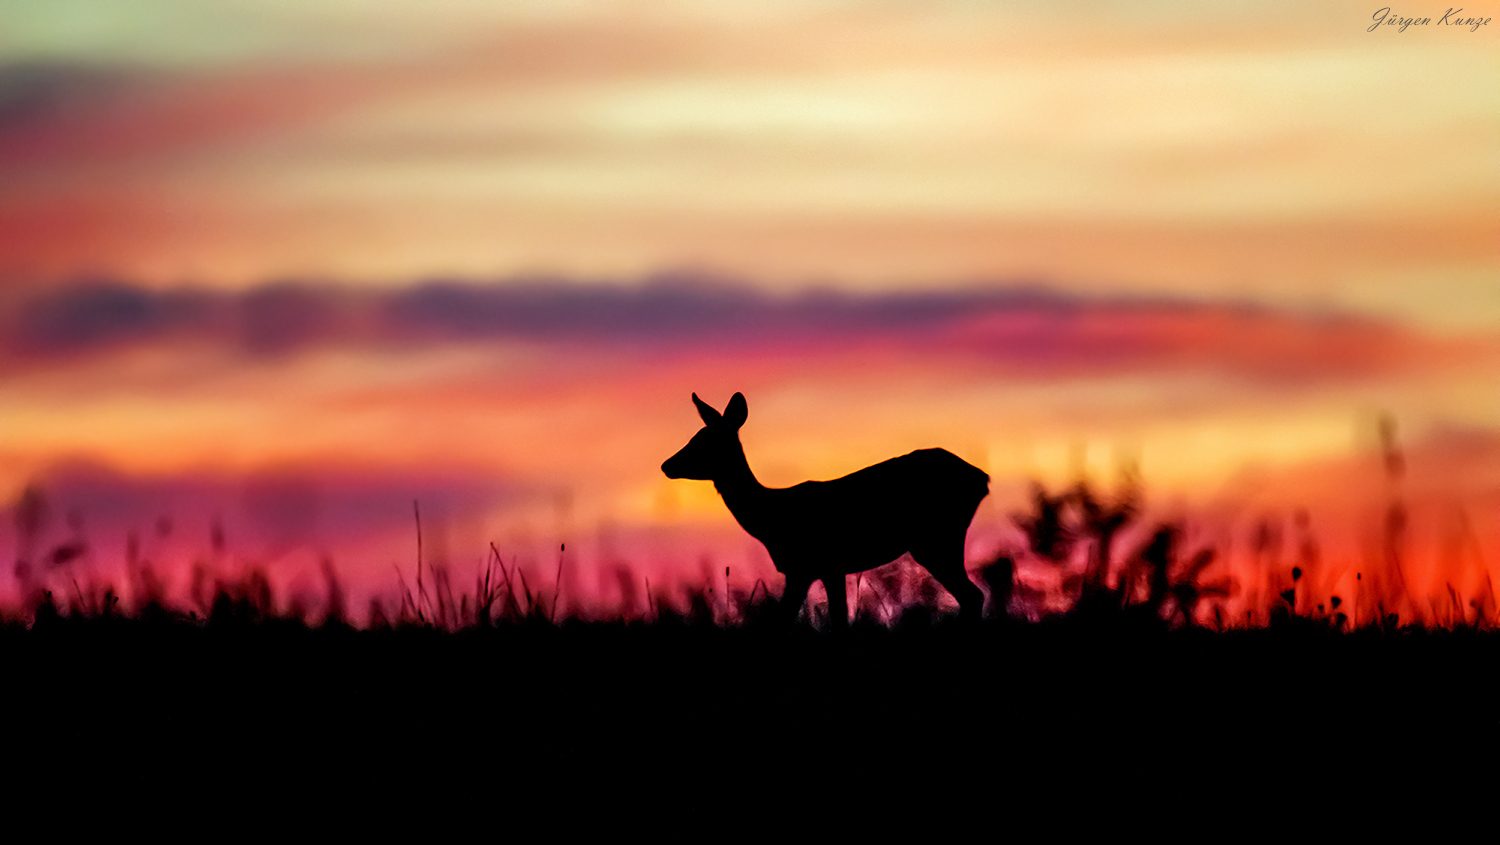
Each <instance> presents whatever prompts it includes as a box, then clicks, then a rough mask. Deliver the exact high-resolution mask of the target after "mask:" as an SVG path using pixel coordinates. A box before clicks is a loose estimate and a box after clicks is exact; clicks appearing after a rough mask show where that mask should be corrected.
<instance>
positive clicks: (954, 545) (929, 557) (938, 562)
mask: <svg viewBox="0 0 1500 845" xmlns="http://www.w3.org/2000/svg"><path fill="white" fill-rule="evenodd" d="M911 556H912V558H913V559H915V560H916V562H917V563H920V564H921V565H922V566H923V567H924V568H926V570H927V571H928V572H931V573H932V577H933V578H936V579H937V582H938V583H939V584H942V585H943V589H945V590H947V591H948V593H949V594H950V595H952V596H953V598H955V599H957V600H958V614H959V618H961V619H963V620H964V621H966V622H978V621H979V619H980V616H981V615H982V614H983V613H984V593H982V592H980V590H979V588H978V587H976V586H974V582H973V581H970V580H969V573H967V572H965V571H964V544H963V539H962V538H960V539H959V540H958V541H957V542H946V543H939V544H933V545H931V546H925V547H922V548H918V549H912V553H911Z"/></svg>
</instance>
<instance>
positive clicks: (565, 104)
mask: <svg viewBox="0 0 1500 845" xmlns="http://www.w3.org/2000/svg"><path fill="white" fill-rule="evenodd" d="M1377 8H1378V5H1376V4H1355V3H1350V2H1324V3H1317V4H1311V5H1309V4H1305V3H1293V2H1282V1H1281V0H1271V2H1265V3H1256V4H1246V3H1240V2H1224V0H1210V2H1195V3H1185V2H1175V1H1173V2H1169V1H1168V0H1148V2H1136V3H1128V4H1127V3H1117V2H1084V1H1083V0H1079V2H1057V0H1053V1H1052V2H1047V3H1042V2H1031V1H1030V0H1022V2H1012V3H1004V4H1001V3H981V2H909V3H908V2H884V1H883V0H848V2H808V0H801V1H800V2H779V0H770V2H756V3H724V2H653V3H609V2H577V3H569V2H538V3H527V2H505V3H493V2H478V1H477V0H433V2H426V3H415V4H414V3H407V2H396V0H367V2H319V3H307V2H291V0H257V2H253V3H252V2H238V0H234V1H233V2H231V0H215V1H214V2H201V0H131V1H130V2H123V0H121V2H115V0H92V2H79V3H68V4H59V3H55V2H42V0H6V2H5V3H4V11H3V18H4V25H3V26H0V407H3V408H4V416H3V418H0V501H3V502H5V503H6V507H7V509H8V510H11V511H15V510H16V508H15V507H14V505H15V504H16V503H17V502H19V500H20V499H21V494H22V490H23V489H25V488H26V487H27V485H28V484H32V483H36V484H38V485H40V489H42V490H43V491H44V492H45V494H46V496H47V502H48V513H49V516H48V517H47V521H46V524H45V526H44V527H43V528H42V529H41V531H42V534H43V536H42V537H39V538H35V539H34V540H32V541H23V538H22V534H23V533H24V532H23V531H22V530H21V529H20V527H19V526H18V524H17V521H16V520H15V519H13V518H7V519H6V520H5V522H4V524H3V525H0V555H3V556H5V557H6V558H7V559H14V558H15V557H17V556H26V555H27V554H30V555H32V556H35V554H36V550H35V549H33V550H31V551H29V552H28V550H27V549H25V548H23V547H24V546H26V545H27V542H30V543H31V545H34V546H37V547H42V546H50V545H52V544H55V543H58V542H62V541H64V540H66V539H68V538H70V537H74V536H82V537H85V538H86V539H87V541H88V543H89V546H90V552H89V554H88V555H87V556H85V558H84V559H82V560H80V561H75V562H74V563H72V564H70V565H69V566H70V567H72V568H71V569H69V570H67V571H62V570H58V571H53V572H49V574H48V575H47V577H48V578H51V579H53V580H54V581H56V582H57V583H62V582H63V581H64V580H65V576H71V577H80V576H82V578H87V577H100V578H103V577H116V575H115V574H113V573H117V569H116V568H112V567H118V564H119V561H120V559H121V558H122V557H123V554H124V553H123V549H124V547H125V544H126V540H125V537H126V535H127V533H129V532H132V531H133V532H136V533H137V534H138V535H139V536H142V537H144V538H146V540H145V542H146V544H147V553H148V554H151V555H155V556H156V559H157V562H158V563H160V564H161V565H162V566H164V567H166V568H168V569H170V568H171V567H172V566H174V565H178V566H181V565H186V563H187V562H188V561H190V560H192V559H193V558H194V557H195V556H202V555H206V554H209V546H210V541H209V537H210V533H211V528H210V526H211V524H213V523H214V522H219V523H221V524H223V525H224V527H225V531H226V534H227V547H228V551H227V553H226V554H225V555H223V556H222V557H223V558H225V559H229V560H233V561H238V562H241V563H256V564H264V565H265V566H267V567H269V568H270V569H271V570H272V571H273V572H275V573H276V575H277V577H278V578H280V579H281V580H282V582H283V583H285V584H287V585H289V586H288V587H287V589H290V590H296V589H300V588H303V587H307V585H309V584H315V583H316V582H317V576H316V573H317V571H318V569H317V561H318V560H319V559H320V558H321V557H322V556H323V555H324V554H327V555H328V556H329V557H331V558H332V559H333V560H334V562H335V564H336V566H337V567H338V568H339V569H340V571H341V572H343V573H344V575H345V577H346V578H347V579H349V580H350V581H351V583H355V584H356V585H358V586H360V587H361V588H362V589H367V590H371V591H379V590H382V589H386V588H391V587H393V586H394V580H395V577H396V575H395V572H394V571H393V570H392V564H393V563H394V564H399V565H400V566H401V567H402V569H403V571H404V572H405V573H407V577H410V574H411V571H412V568H413V567H414V565H415V554H416V550H415V537H414V533H415V532H414V526H413V522H414V518H413V513H412V502H413V500H419V501H420V502H421V507H422V510H423V518H424V529H425V530H426V531H427V537H426V540H427V541H428V542H429V544H430V545H429V547H428V549H427V552H428V553H429V554H434V555H438V556H439V557H440V558H441V559H446V560H449V561H450V562H451V563H452V564H453V566H454V567H455V571H456V572H459V573H467V572H471V571H472V569H473V567H474V566H476V565H477V564H478V563H479V561H480V560H482V558H483V556H484V554H485V552H486V550H487V549H488V543H489V542H491V541H493V542H495V543H496V545H497V546H498V547H500V548H502V549H504V550H507V552H513V553H514V554H516V555H518V556H521V557H522V558H526V559H533V560H534V561H535V565H536V567H537V568H538V571H539V572H546V573H548V577H549V578H550V577H551V573H552V572H553V571H555V569H556V566H557V564H556V562H555V556H556V552H555V546H553V545H552V544H554V543H555V542H558V541H559V540H565V541H566V542H567V543H568V553H569V555H570V558H569V570H568V574H567V577H566V579H564V580H565V583H567V584H569V585H570V587H571V589H572V590H573V591H574V592H575V594H576V595H577V596H580V597H581V596H587V595H595V594H598V593H600V591H602V590H604V589H605V587H604V586H603V585H605V584H607V583H609V582H610V577H611V576H610V575H609V574H608V573H609V572H610V571H611V567H613V566H615V565H616V564H629V565H630V566H632V567H636V568H638V569H640V570H641V571H662V570H672V569H674V568H675V569H676V570H681V571H691V572H692V573H698V572H701V571H704V570H705V567H707V566H708V564H707V563H705V562H704V561H708V560H712V561H713V562H714V563H713V565H714V566H715V567H717V566H721V565H732V566H736V567H742V568H743V569H744V571H745V572H746V573H747V577H749V575H748V573H757V572H761V573H763V572H765V571H766V563H765V560H764V555H763V553H761V552H760V551H759V550H758V547H756V546H755V545H754V544H753V542H752V541H749V540H748V538H745V537H744V536H743V535H741V534H740V533H739V532H738V529H737V528H735V526H734V525H733V523H732V520H731V519H730V517H729V516H728V514H727V512H725V511H724V509H723V506H722V504H720V503H719V501H718V499H717V497H716V496H715V495H714V493H713V490H712V487H711V485H708V484H706V483H702V482H696V483H695V482H688V481H669V480H667V479H666V478H664V477H663V476H662V474H661V472H660V470H659V466H660V464H661V461H662V460H663V459H665V458H666V457H667V456H669V455H670V454H671V453H672V452H674V451H675V450H676V449H677V448H679V447H680V446H681V445H682V444H684V443H685V442H686V441H687V439H688V438H689V437H690V436H691V435H692V434H693V433H694V431H696V429H697V427H698V420H697V415H696V413H695V411H694V409H693V406H692V403H691V401H690V399H689V396H690V394H691V393H693V392H695V391H696V392H697V393H698V394H699V395H700V396H702V397H703V398H704V399H706V400H707V401H709V402H710V403H712V404H714V405H715V406H717V407H720V408H722V407H723V406H724V404H725V402H727V400H728V398H729V397H730V396H731V395H732V394H733V393H734V392H735V391H743V392H744V393H745V394H746V396H747V398H748V400H749V409H750V415H749V422H748V423H747V424H746V426H745V429H744V431H743V433H742V435H743V440H744V443H745V446H746V451H747V454H748V456H749V459H750V462H751V465H752V467H753V468H754V469H755V470H756V471H757V473H758V474H759V476H760V478H761V480H762V481H763V482H765V483H767V484H770V485H773V486H781V485H788V484H792V483H796V482H798V481H802V480H805V479H808V478H831V477H834V476H838V475H842V474H844V473H847V472H850V471H853V470H855V469H858V468H860V467H862V466H865V465H867V464H870V463H873V462H875V461H878V460H882V459H884V458H887V457H891V456H893V455H896V454H901V453H904V452H907V451H910V450H912V449H916V448H922V447H928V446H944V447H946V448H948V449H950V450H951V451H953V452H955V453H957V454H959V455H960V456H962V457H964V458H965V459H967V460H969V461H970V462H972V463H974V464H976V465H978V466H980V467H982V468H984V469H985V470H986V471H988V472H989V473H990V475H991V477H992V479H993V481H992V490H993V494H992V496H991V498H990V500H989V501H988V502H987V503H986V505H985V506H984V508H982V509H981V511H980V515H979V517H978V518H977V520H976V523H975V528H974V531H973V532H971V549H970V556H971V560H978V559H979V558H981V557H983V556H984V555H986V554H990V553H993V552H994V551H995V550H996V549H998V548H1001V547H1002V546H1004V545H1005V544H1006V543H1007V542H1010V541H1011V540H1012V539H1013V534H1014V532H1013V531H1011V530H1010V528H1009V523H1008V521H1007V519H1006V514H1007V512H1008V511H1010V510H1013V509H1015V508H1018V507H1020V505H1021V503H1022V501H1023V499H1024V496H1025V494H1026V490H1027V486H1028V484H1029V482H1030V481H1031V480H1032V479H1039V480H1042V481H1044V482H1046V483H1047V484H1050V485H1062V484H1064V483H1067V482H1069V481H1071V480H1072V479H1074V478H1076V477H1077V476H1078V475H1079V474H1080V473H1082V474H1086V475H1087V476H1089V477H1090V478H1092V479H1094V480H1095V481H1096V482H1097V483H1099V484H1100V485H1101V486H1104V487H1105V488H1108V487H1109V486H1110V485H1111V484H1113V482H1114V479H1115V478H1116V475H1117V472H1118V469H1119V467H1120V466H1122V465H1125V464H1135V465H1138V467H1139V470H1140V473H1141V476H1142V479H1143V481H1144V484H1145V488H1146V490H1147V494H1148V496H1149V497H1150V501H1149V504H1150V505H1151V506H1152V507H1153V508H1157V509H1159V513H1160V514H1161V515H1162V516H1163V517H1167V516H1185V515H1189V514H1194V515H1196V516H1194V518H1195V519H1199V520H1201V524H1202V525H1204V526H1210V525H1219V526H1221V530H1222V532H1227V533H1223V534H1222V535H1220V534H1213V530H1220V529H1213V530H1211V529H1209V528H1204V531H1205V532H1206V533H1205V534H1204V538H1205V541H1207V540H1208V539H1212V538H1215V537H1221V536H1222V537H1225V538H1232V540H1230V541H1228V542H1232V543H1238V544H1240V545H1241V546H1243V545H1244V542H1245V541H1244V539H1243V537H1244V532H1245V531H1247V530H1248V527H1247V526H1248V525H1249V520H1251V519H1256V518H1260V517H1261V516H1262V515H1264V514H1267V513H1276V514H1281V515H1283V516H1284V515H1285V514H1287V513H1290V511H1291V510H1292V509H1293V508H1296V507H1306V508H1308V509H1309V511H1310V512H1311V514H1312V520H1313V525H1314V527H1315V528H1317V529H1321V530H1323V531H1324V532H1326V533H1325V535H1324V537H1325V544H1326V545H1327V547H1328V548H1329V550H1330V552H1329V554H1330V556H1336V555H1347V556H1351V559H1353V556H1357V555H1358V554H1359V553H1360V552H1359V549H1360V548H1361V546H1360V542H1361V541H1360V539H1359V538H1360V537H1362V536H1364V535H1362V534H1361V531H1363V530H1365V529H1364V528H1362V527H1361V526H1362V525H1364V523H1362V522H1361V520H1362V519H1363V520H1366V522H1368V517H1369V515H1370V514H1371V513H1376V512H1378V510H1379V508H1380V507H1381V506H1382V504H1381V503H1382V502H1384V501H1385V500H1386V498H1388V497H1389V496H1390V495H1392V491H1391V490H1390V489H1389V486H1388V485H1387V484H1386V479H1385V478H1383V476H1382V475H1381V472H1380V463H1379V458H1378V450H1377V449H1376V444H1377V439H1376V434H1375V432H1376V429H1377V420H1379V419H1380V418H1381V417H1382V415H1387V414H1388V415H1390V417H1391V418H1393V419H1394V420H1396V422H1397V425H1398V431H1399V438H1400V443H1401V445H1402V447H1403V449H1404V450H1405V453H1406V460H1407V466H1408V474H1407V476H1406V477H1405V478H1404V479H1403V481H1402V484H1403V485H1404V486H1403V487H1402V489H1400V490H1399V491H1397V492H1398V493H1399V494H1400V495H1401V496H1403V497H1405V498H1406V499H1407V500H1408V501H1409V502H1410V503H1411V506H1412V508H1413V518H1414V523H1413V526H1414V527H1413V532H1412V537H1413V542H1414V544H1415V545H1416V546H1419V547H1422V548H1431V549H1433V550H1437V549H1439V548H1444V547H1445V546H1444V543H1445V542H1447V541H1446V540H1445V538H1449V537H1450V535H1452V533H1453V531H1454V530H1457V529H1451V526H1452V525H1454V524H1457V523H1455V520H1458V522H1459V523H1462V525H1463V526H1465V528H1464V529H1463V531H1464V532H1468V535H1472V537H1473V545H1474V547H1475V548H1476V549H1480V550H1482V553H1481V557H1483V559H1484V560H1485V561H1487V565H1488V566H1495V565H1496V560H1497V556H1500V58H1497V57H1500V23H1491V24H1485V25H1478V26H1477V27H1467V26H1447V25H1442V24H1441V23H1439V21H1440V20H1441V18H1442V17H1443V15H1444V13H1445V11H1447V9H1448V8H1449V7H1448V6H1445V5H1441V4H1427V5H1421V4H1418V5H1416V6H1409V7H1406V8H1402V9H1399V10H1397V12H1398V13H1399V14H1401V15H1418V16H1429V17H1431V18H1432V19H1433V22H1432V23H1431V24H1428V25H1418V26H1412V27H1409V28H1407V29H1405V30H1404V31H1398V30H1397V29H1396V28H1395V27H1386V26H1377V27H1376V31H1373V32H1371V31H1368V30H1369V29H1370V27H1371V26H1372V23H1373V22H1374V21H1373V18H1372V13H1374V12H1375V11H1376V9H1377ZM1493 11H1495V7H1494V4H1493V3H1481V4H1476V5H1475V7H1474V8H1473V9H1472V10H1466V11H1465V12H1464V13H1463V15H1464V16H1465V17H1467V16H1469V15H1471V14H1473V15H1489V14H1491V13H1492V12H1493ZM163 516H165V517H168V519H167V520H166V521H165V522H164V521H163V520H161V519H160V517H163ZM1214 520H1219V521H1218V522H1215V521H1214ZM1442 526H1449V527H1448V528H1444V527H1442ZM1366 527H1367V526H1366ZM1235 532H1238V533H1235ZM1341 532H1342V533H1341ZM1445 532H1446V533H1445ZM544 549H546V550H551V551H543V550H544ZM1441 554H1442V553H1440V552H1438V551H1432V552H1431V555H1432V556H1434V557H1433V559H1432V560H1431V561H1429V563H1428V564H1427V567H1428V568H1429V569H1433V568H1434V567H1436V568H1439V569H1440V568H1441V566H1440V564H1439V563H1438V562H1437V557H1441ZM1476 559H1477V558H1476ZM220 562H221V563H223V562H224V561H222V560H221V561H220ZM225 565H229V564H227V563H225ZM1481 569H1482V567H1481ZM1434 571H1436V569H1434ZM1477 572H1480V570H1478V569H1476V570H1475V571H1474V572H1470V573H1468V574H1465V575H1464V576H1463V577H1464V578H1468V579H1470V580H1473V579H1474V578H1476V577H1479V576H1478V575H1476V574H1475V573H1477ZM1496 574H1497V575H1500V573H1496ZM0 575H3V577H0V595H13V594H14V592H15V590H16V584H15V583H14V579H12V578H10V575H9V570H7V571H6V572H5V573H0ZM461 577H462V578H464V579H466V578H468V577H469V576H468V575H461ZM661 577H665V576H661ZM1434 577H1437V576H1434ZM1454 577H1457V576H1454ZM82 578H80V580H82ZM180 580H181V579H180V578H179V583H180ZM579 600H580V601H582V599H581V598H580V599H579Z"/></svg>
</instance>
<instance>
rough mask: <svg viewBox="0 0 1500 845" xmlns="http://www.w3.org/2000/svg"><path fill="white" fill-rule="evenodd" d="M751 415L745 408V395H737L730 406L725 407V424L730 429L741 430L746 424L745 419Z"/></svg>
mask: <svg viewBox="0 0 1500 845" xmlns="http://www.w3.org/2000/svg"><path fill="white" fill-rule="evenodd" d="M749 415H750V409H749V408H747V407H746V406H745V394H743V393H736V394H734V398H732V399H730V400H729V404H728V405H726V406H725V407H724V422H726V423H728V424H729V426H730V428H739V427H740V426H742V425H744V424H745V418H746V417H748V416H749Z"/></svg>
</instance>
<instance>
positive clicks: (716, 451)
mask: <svg viewBox="0 0 1500 845" xmlns="http://www.w3.org/2000/svg"><path fill="white" fill-rule="evenodd" d="M693 404H694V405H696V406H698V415H699V416H700V417H702V418H703V428H702V429H701V430H700V431H699V432H698V433H697V434H695V435H693V438H692V439H691V440H689V441H688V444H687V445H686V446H684V447H682V449H681V450H680V451H679V452H678V453H677V454H675V455H673V456H672V457H670V458H668V459H667V460H666V462H665V463H663V464H662V465H661V470H662V472H664V473H666V476H667V477H668V478H691V479H699V480H703V481H712V482H713V483H714V489H715V490H717V491H718V492H719V495H720V496H721V497H723V499H724V504H725V505H727V506H728V507H729V512H730V513H731V514H733V515H734V518H735V520H736V521H738V522H739V524H740V527H742V528H744V529H745V531H747V532H749V534H750V536H752V537H754V538H755V539H757V540H759V541H760V542H761V543H762V544H764V545H765V547H766V551H767V552H769V553H770V555H771V562H772V563H773V564H775V566H776V569H777V571H779V572H781V573H782V574H783V575H785V576H786V589H785V590H783V591H782V597H781V607H780V612H781V614H782V615H783V616H784V617H785V618H787V619H788V620H790V619H791V618H793V617H795V615H796V614H797V612H798V610H799V609H800V608H801V607H802V603H803V601H804V600H806V598H807V590H808V588H809V587H811V586H812V582H813V581H822V582H823V589H824V590H826V591H827V593H828V611H829V614H828V616H829V620H830V623H831V624H832V625H833V626H834V627H835V628H843V627H844V626H846V625H847V624H848V611H849V606H848V597H847V592H846V590H845V586H844V576H845V575H848V574H852V573H855V572H863V571H865V570H867V569H874V568H875V567H877V566H881V565H883V564H887V563H890V562H891V561H894V560H896V559H898V558H900V557H901V556H902V555H904V554H910V555H911V557H912V559H914V560H915V561H916V562H917V563H919V564H921V565H922V566H923V567H925V568H926V569H927V571H928V572H931V573H932V576H933V577H934V578H936V579H937V581H938V583H939V584H942V585H943V587H944V588H945V589H947V590H948V592H949V593H951V594H952V595H953V597H954V598H955V599H957V600H958V605H959V612H960V615H961V616H962V617H963V618H965V619H969V620H977V619H978V618H979V615H980V612H981V609H982V606H983V604H984V594H983V593H981V592H980V591H979V588H978V587H976V586H974V584H973V583H972V582H971V581H970V580H969V576H968V573H966V572H965V571H964V538H965V536H966V535H967V534H968V531H969V523H970V522H971V521H972V520H973V519H974V511H975V510H976V509H977V508H978V507H979V502H980V500H982V499H983V498H984V497H985V496H986V495H987V494H988V493H989V486H990V477H989V476H988V475H986V474H985V473H984V472H983V471H982V470H980V469H979V468H977V467H974V466H972V465H970V464H968V463H966V462H965V461H963V460H962V459H961V458H959V457H958V456H956V455H954V454H953V453H952V452H949V451H947V450H944V449H921V450H918V451H916V452H912V453H910V454H907V455H902V456H901V457H899V458H891V459H890V460H888V461H883V462H881V463H878V464H875V465H874V466H869V467H865V468H864V469H862V470H859V471H858V472H854V473H850V474H849V475H846V476H844V477H842V478H835V479H833V480H832V481H804V482H803V483H801V484H798V485H795V486H792V487H781V488H773V487H766V486H764V485H762V484H761V483H760V482H759V481H757V480H756V479H755V474H754V473H753V472H751V471H750V464H749V462H748V461H746V460H745V448H744V447H743V446H741V445H740V434H739V432H740V427H741V426H743V425H744V424H745V419H746V416H747V415H748V409H747V407H746V404H745V397H744V395H743V394H740V393H736V394H734V398H732V399H730V400H729V404H728V406H726V407H725V409H724V413H722V414H721V413H719V412H718V411H716V410H714V409H713V407H712V406H710V405H708V404H707V403H705V402H704V401H703V400H701V399H699V398H698V394H696V393H695V394H693Z"/></svg>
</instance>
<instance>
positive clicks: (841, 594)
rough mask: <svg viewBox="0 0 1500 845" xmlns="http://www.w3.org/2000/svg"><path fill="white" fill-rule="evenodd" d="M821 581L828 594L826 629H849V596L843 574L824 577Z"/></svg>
mask: <svg viewBox="0 0 1500 845" xmlns="http://www.w3.org/2000/svg"><path fill="white" fill-rule="evenodd" d="M821 580H822V581H823V589H824V590H825V591H827V593H828V629H829V630H830V631H842V630H844V629H845V628H848V627H849V594H848V588H847V587H846V586H845V584H844V573H842V572H838V573H834V574H830V575H824V576H823V578H822V579H821Z"/></svg>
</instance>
